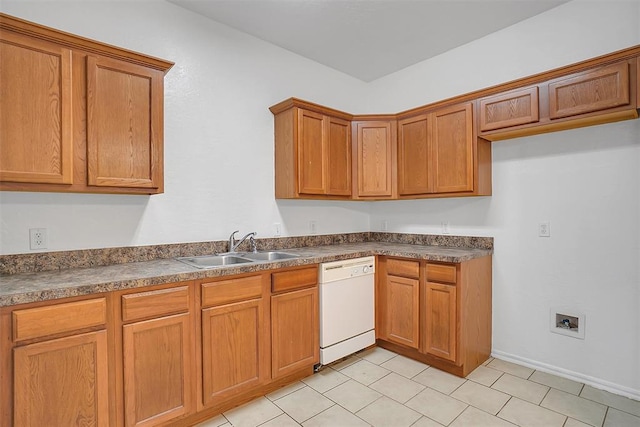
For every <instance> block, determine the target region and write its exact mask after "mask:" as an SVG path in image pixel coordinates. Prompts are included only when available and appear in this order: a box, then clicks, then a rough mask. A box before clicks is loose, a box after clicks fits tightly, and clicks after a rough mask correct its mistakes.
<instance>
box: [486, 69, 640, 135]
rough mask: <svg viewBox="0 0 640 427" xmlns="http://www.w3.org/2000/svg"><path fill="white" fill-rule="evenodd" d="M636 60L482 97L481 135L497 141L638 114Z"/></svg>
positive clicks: (627, 117) (632, 116)
mask: <svg viewBox="0 0 640 427" xmlns="http://www.w3.org/2000/svg"><path fill="white" fill-rule="evenodd" d="M637 61H638V59H637V58H632V59H623V60H619V61H617V62H613V63H609V64H607V65H602V66H596V67H591V68H588V69H586V70H583V71H579V72H574V73H571V74H564V75H560V76H553V78H547V79H546V80H542V79H541V81H540V82H538V83H537V84H535V85H532V86H526V87H522V88H518V89H514V90H509V91H506V92H502V93H499V94H496V95H491V96H487V97H484V98H481V99H479V100H478V101H477V105H478V108H479V118H478V127H479V135H480V136H481V137H482V138H486V139H489V140H492V141H497V140H501V139H507V138H514V137H518V136H526V135H534V134H538V133H544V132H552V131H557V130H565V129H572V128H576V127H582V126H590V125H595V124H601V123H607V122H613V121H618V120H625V119H630V118H637V117H638V112H637V110H636V108H637V106H638V105H640V104H639V101H638V96H637V95H636V94H635V92H634V91H637V82H638V77H637V73H638V72H639V71H638V68H639V67H638V63H637ZM634 71H635V73H636V75H635V76H634Z"/></svg>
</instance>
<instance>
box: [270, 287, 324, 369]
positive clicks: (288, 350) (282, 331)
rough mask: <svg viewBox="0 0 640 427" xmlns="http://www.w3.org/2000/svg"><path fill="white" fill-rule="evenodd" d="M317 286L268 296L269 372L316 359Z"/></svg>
mask: <svg viewBox="0 0 640 427" xmlns="http://www.w3.org/2000/svg"><path fill="white" fill-rule="evenodd" d="M319 328H320V324H319V318H318V287H317V286H314V287H313V288H309V289H303V290H299V291H293V292H286V293H283V294H279V295H274V296H272V297H271V336H272V339H273V344H272V375H273V378H279V377H283V376H285V375H288V374H290V373H292V372H295V371H296V370H299V369H300V368H302V367H304V366H308V365H315V364H316V363H318V362H319V361H320V341H319Z"/></svg>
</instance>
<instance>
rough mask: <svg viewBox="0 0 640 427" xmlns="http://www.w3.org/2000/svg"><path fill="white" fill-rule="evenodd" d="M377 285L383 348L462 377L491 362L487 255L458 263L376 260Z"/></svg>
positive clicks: (382, 258)
mask: <svg viewBox="0 0 640 427" xmlns="http://www.w3.org/2000/svg"><path fill="white" fill-rule="evenodd" d="M377 286H378V290H377V295H378V297H377V298H378V299H377V301H376V308H377V310H376V316H377V321H376V327H377V329H378V336H377V338H378V340H377V343H378V345H380V346H381V347H384V348H388V349H390V350H393V351H396V352H398V353H400V354H403V355H405V356H408V357H411V358H414V359H416V360H420V361H423V362H425V363H427V364H429V365H432V366H435V367H437V368H439V369H442V370H444V371H447V372H450V373H452V374H455V375H458V376H462V377H464V376H467V375H468V374H469V373H470V372H471V371H473V370H474V369H475V368H477V367H478V366H480V365H481V364H482V362H484V361H485V360H487V359H488V358H489V356H490V354H491V256H485V257H481V258H476V259H472V260H469V261H464V262H461V263H433V262H427V261H416V260H406V259H397V258H391V257H379V260H378V281H377ZM415 312H419V313H416V314H413V313H415ZM416 319H417V320H416Z"/></svg>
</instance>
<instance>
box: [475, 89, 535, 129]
mask: <svg viewBox="0 0 640 427" xmlns="http://www.w3.org/2000/svg"><path fill="white" fill-rule="evenodd" d="M538 96H539V95H538V86H532V87H527V88H523V89H516V90H514V91H509V92H506V93H500V94H498V95H494V96H488V97H486V98H482V99H481V100H480V101H479V110H480V111H479V114H480V117H479V120H480V131H481V132H485V131H490V130H495V129H503V128H509V127H511V126H517V125H524V124H528V123H536V122H538V120H539V109H538Z"/></svg>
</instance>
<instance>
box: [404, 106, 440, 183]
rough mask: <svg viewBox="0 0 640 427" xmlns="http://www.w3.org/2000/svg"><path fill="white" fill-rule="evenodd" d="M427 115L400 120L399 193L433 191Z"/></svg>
mask: <svg viewBox="0 0 640 427" xmlns="http://www.w3.org/2000/svg"><path fill="white" fill-rule="evenodd" d="M428 138H429V134H428V123H427V115H426V114H423V115H420V116H416V117H412V118H409V119H405V120H400V121H399V122H398V194H400V195H410V194H426V193H431V192H433V186H432V182H431V181H432V180H431V176H430V175H431V151H430V149H429V148H430V147H429V141H428Z"/></svg>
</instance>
